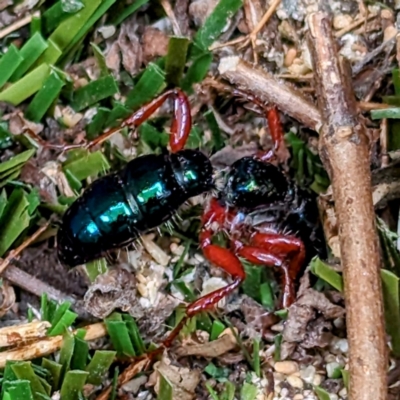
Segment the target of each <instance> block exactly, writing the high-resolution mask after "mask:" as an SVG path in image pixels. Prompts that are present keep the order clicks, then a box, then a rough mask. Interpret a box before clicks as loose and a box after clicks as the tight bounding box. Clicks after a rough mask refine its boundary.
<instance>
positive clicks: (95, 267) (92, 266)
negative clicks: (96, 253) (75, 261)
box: [85, 258, 108, 282]
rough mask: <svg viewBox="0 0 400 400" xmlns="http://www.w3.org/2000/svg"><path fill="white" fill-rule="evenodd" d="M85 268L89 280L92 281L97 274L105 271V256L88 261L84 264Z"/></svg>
mask: <svg viewBox="0 0 400 400" xmlns="http://www.w3.org/2000/svg"><path fill="white" fill-rule="evenodd" d="M85 269H86V273H87V275H88V277H89V280H90V282H94V281H95V279H96V278H97V277H98V276H99V275H102V274H105V273H106V272H107V270H108V268H107V261H106V259H105V258H100V259H99V260H94V261H91V262H88V263H87V264H86V265H85Z"/></svg>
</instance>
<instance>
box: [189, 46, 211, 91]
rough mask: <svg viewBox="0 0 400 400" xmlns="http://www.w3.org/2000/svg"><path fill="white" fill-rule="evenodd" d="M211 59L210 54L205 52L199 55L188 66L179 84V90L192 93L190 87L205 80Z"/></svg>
mask: <svg viewBox="0 0 400 400" xmlns="http://www.w3.org/2000/svg"><path fill="white" fill-rule="evenodd" d="M212 58H213V56H212V54H211V53H210V52H206V53H204V54H201V55H199V56H198V57H196V58H195V59H194V60H193V61H192V64H191V65H190V66H189V68H188V70H187V72H186V75H185V76H184V78H183V79H182V82H181V88H182V89H183V90H184V91H185V92H188V93H190V92H192V91H193V89H192V85H193V84H194V83H198V82H201V81H202V80H203V79H204V78H205V76H206V75H207V73H208V71H209V70H210V67H211V62H212Z"/></svg>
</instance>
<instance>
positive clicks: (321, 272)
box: [311, 257, 343, 292]
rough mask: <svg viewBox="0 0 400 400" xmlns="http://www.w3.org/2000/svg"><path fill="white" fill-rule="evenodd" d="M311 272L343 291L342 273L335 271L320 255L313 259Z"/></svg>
mask: <svg viewBox="0 0 400 400" xmlns="http://www.w3.org/2000/svg"><path fill="white" fill-rule="evenodd" d="M311 272H312V273H313V274H314V275H315V276H318V278H321V279H322V280H324V281H325V282H327V283H329V284H330V285H331V286H332V287H334V288H335V289H336V290H338V291H339V292H343V278H342V276H341V275H340V274H338V273H337V272H336V271H334V270H333V269H332V268H331V267H330V266H329V265H328V264H325V263H324V262H323V261H321V260H320V259H319V258H318V257H316V258H313V259H312V260H311Z"/></svg>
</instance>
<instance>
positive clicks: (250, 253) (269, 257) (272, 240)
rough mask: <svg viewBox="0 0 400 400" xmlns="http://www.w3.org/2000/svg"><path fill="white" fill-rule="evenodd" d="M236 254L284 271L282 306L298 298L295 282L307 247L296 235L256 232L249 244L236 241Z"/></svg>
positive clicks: (286, 306) (284, 306)
mask: <svg viewBox="0 0 400 400" xmlns="http://www.w3.org/2000/svg"><path fill="white" fill-rule="evenodd" d="M234 246H235V248H236V254H237V255H238V256H240V257H243V258H245V259H246V260H248V261H250V262H252V263H254V264H258V265H265V266H272V267H278V268H280V269H281V271H282V286H283V290H282V293H283V295H282V306H283V308H288V307H289V306H290V305H291V304H293V302H294V301H295V299H296V293H295V282H296V280H297V277H298V274H299V272H300V270H301V268H302V266H303V264H304V259H305V247H304V244H303V242H302V241H301V240H300V239H298V238H297V237H294V236H288V235H282V234H279V233H255V234H254V235H252V237H251V239H250V243H249V245H244V244H242V243H241V242H239V241H235V243H234Z"/></svg>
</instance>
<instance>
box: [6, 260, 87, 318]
mask: <svg viewBox="0 0 400 400" xmlns="http://www.w3.org/2000/svg"><path fill="white" fill-rule="evenodd" d="M2 276H3V277H4V278H5V279H7V280H8V281H10V283H12V284H13V285H14V286H18V287H20V288H21V289H24V290H26V291H27V292H29V293H32V294H34V295H36V296H38V297H41V296H42V295H43V294H44V293H46V294H47V296H48V298H49V299H51V300H55V301H57V302H60V303H61V302H64V301H69V302H71V307H72V309H73V310H74V311H76V312H77V313H78V314H79V315H80V316H81V317H83V316H85V315H87V312H86V311H85V310H84V307H83V303H82V302H81V301H79V300H77V299H75V298H74V297H72V296H69V295H67V294H65V293H63V292H61V291H59V290H57V289H55V288H54V287H53V286H49V285H47V284H46V283H44V282H42V281H41V280H39V279H37V278H35V277H34V276H32V275H30V274H28V273H27V272H25V271H23V270H22V269H20V268H18V267H16V266H15V265H13V264H9V265H8V268H7V269H6V270H5V271H4V272H3V275H2Z"/></svg>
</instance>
